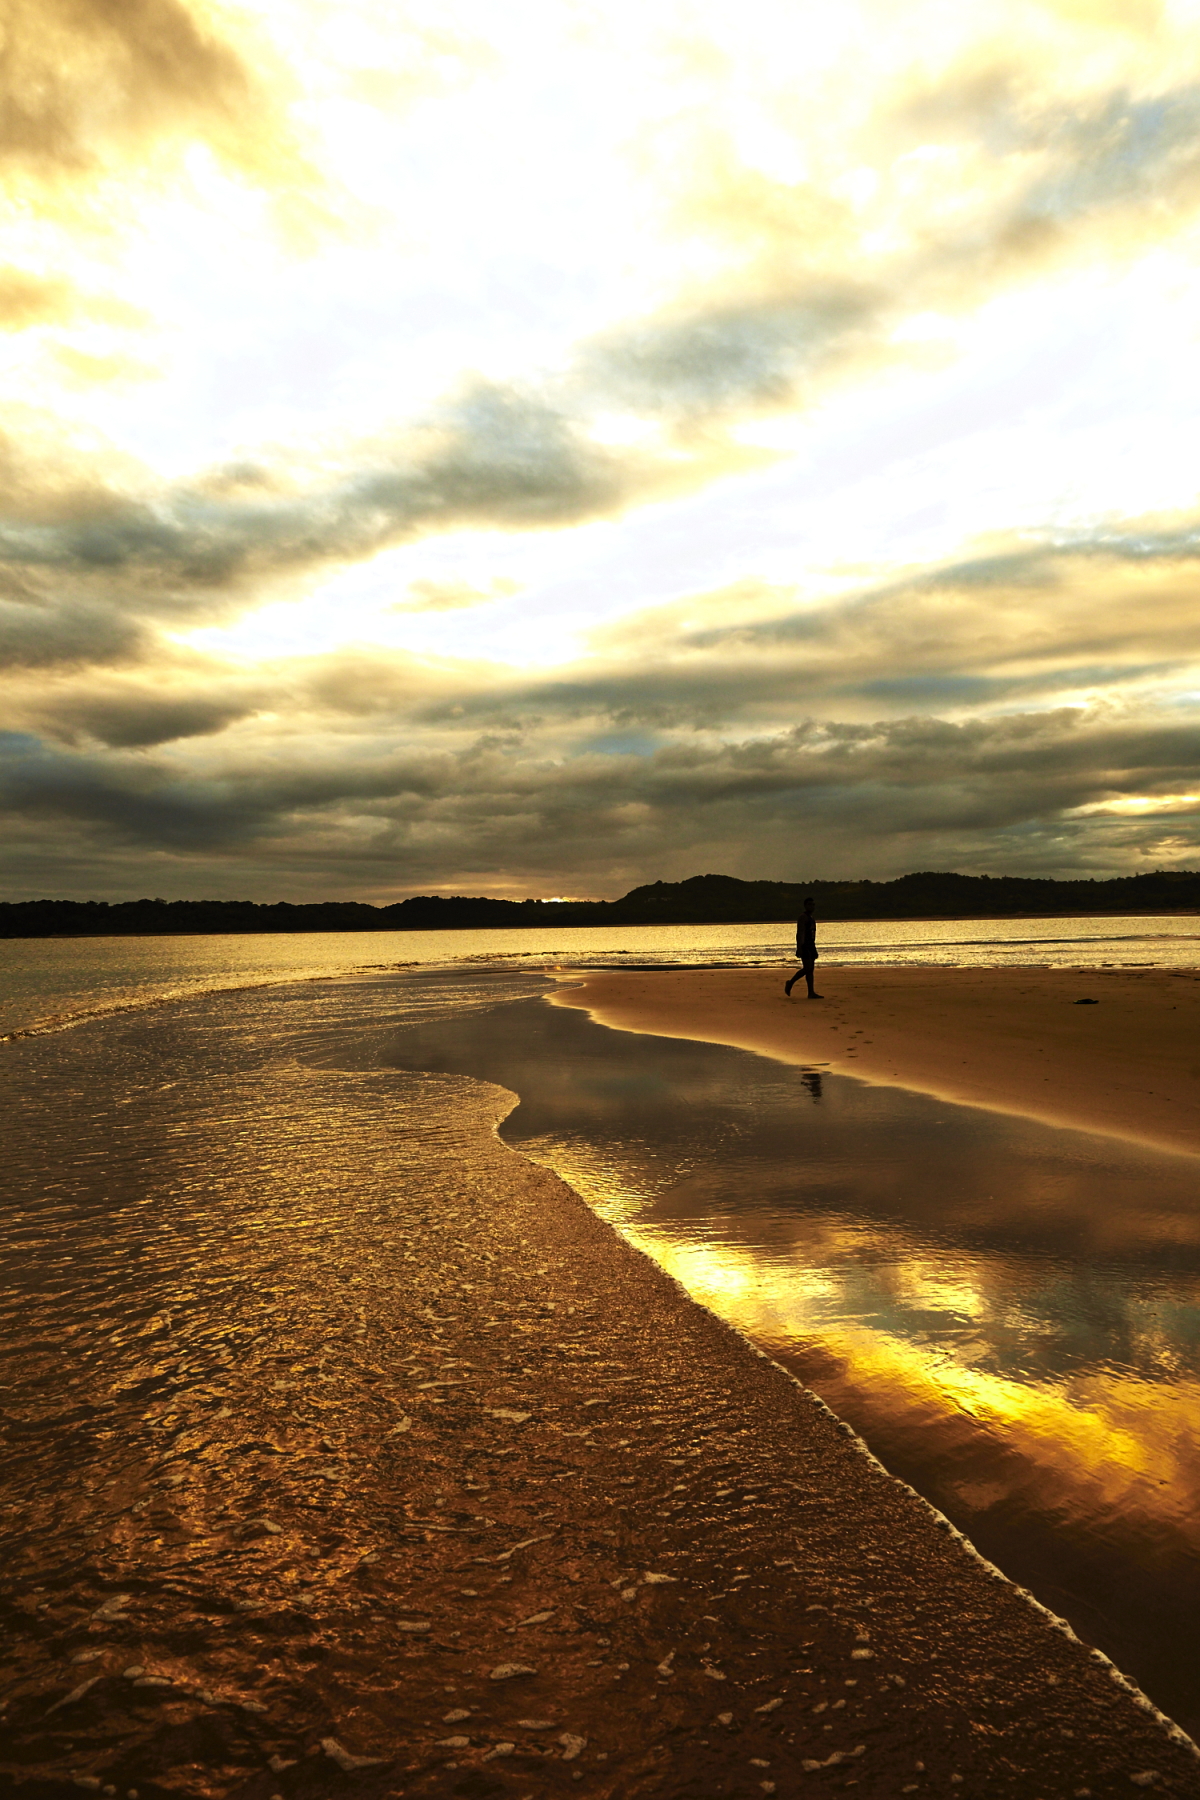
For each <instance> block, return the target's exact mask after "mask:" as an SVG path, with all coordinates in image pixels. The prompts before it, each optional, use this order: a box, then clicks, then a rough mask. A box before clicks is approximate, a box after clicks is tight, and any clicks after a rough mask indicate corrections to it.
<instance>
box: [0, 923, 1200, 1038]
mask: <svg viewBox="0 0 1200 1800" xmlns="http://www.w3.org/2000/svg"><path fill="white" fill-rule="evenodd" d="M794 944H795V932H794V928H793V927H792V926H790V925H787V924H776V925H673V926H659V925H611V926H608V925H606V926H589V927H587V928H586V929H583V928H578V927H569V928H566V929H563V930H558V931H555V930H550V929H544V928H542V927H538V926H534V927H531V928H529V929H527V930H520V931H312V932H294V933H293V932H288V933H270V932H264V933H253V932H248V933H229V934H219V935H213V936H193V937H98V938H8V939H2V940H0V1038H2V1037H3V1036H5V1035H7V1034H11V1033H13V1032H20V1031H31V1030H32V1031H42V1030H48V1029H50V1030H53V1029H55V1028H56V1027H60V1026H63V1025H72V1024H76V1023H78V1022H80V1021H82V1020H86V1019H89V1018H96V1017H101V1016H104V1015H105V1014H108V1013H112V1012H119V1011H122V1010H123V1009H126V1008H131V1007H139V1006H149V1005H157V1004H159V1003H161V1002H162V1001H164V1000H174V999H179V998H181V997H183V996H185V995H190V994H199V993H212V992H219V991H222V990H224V989H230V988H244V987H259V986H266V985H269V984H271V983H273V982H281V981H282V982H291V981H295V980H320V979H328V978H329V977H331V976H336V975H345V974H349V973H353V972H367V971H371V970H386V969H393V970H399V969H405V968H421V967H428V966H429V965H431V964H445V965H446V966H448V967H456V968H458V967H464V968H468V969H469V968H471V967H473V966H479V965H487V964H500V965H509V966H516V967H519V968H532V967H546V966H558V967H563V968H578V967H601V968H604V967H609V968H620V967H621V966H622V965H623V964H629V963H637V962H642V963H653V964H665V963H680V964H683V965H685V966H687V965H692V966H695V965H697V964H701V963H724V964H728V965H730V966H734V967H736V966H739V965H745V966H753V965H754V964H758V963H777V962H783V961H786V960H788V958H789V956H790V954H791V951H792V949H793V948H794ZM820 944H821V957H822V960H823V962H824V963H825V964H826V966H830V965H833V966H837V965H838V964H839V963H840V964H860V963H877V964H890V965H894V966H902V965H905V964H917V965H920V964H925V965H933V966H942V967H970V968H995V967H1011V966H1013V965H1018V964H1040V965H1042V966H1045V967H1051V968H1071V967H1093V968H1094V967H1097V966H1100V967H1108V966H1110V967H1113V968H1140V967H1150V966H1157V967H1162V968H1173V969H1177V968H1194V967H1196V966H1197V964H1200V919H1197V918H1194V917H1191V916H1180V915H1175V914H1172V915H1165V916H1163V917H1130V918H1108V917H1097V918H1089V917H1083V918H1071V919H934V920H910V919H904V920H866V921H848V922H840V923H839V922H836V921H835V922H833V923H829V924H826V923H824V922H822V924H821V926H820Z"/></svg>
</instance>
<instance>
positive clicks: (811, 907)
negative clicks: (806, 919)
mask: <svg viewBox="0 0 1200 1800" xmlns="http://www.w3.org/2000/svg"><path fill="white" fill-rule="evenodd" d="M816 906H817V903H816V901H815V900H814V899H813V897H812V895H811V894H805V896H804V910H805V912H806V913H810V912H815V911H816Z"/></svg>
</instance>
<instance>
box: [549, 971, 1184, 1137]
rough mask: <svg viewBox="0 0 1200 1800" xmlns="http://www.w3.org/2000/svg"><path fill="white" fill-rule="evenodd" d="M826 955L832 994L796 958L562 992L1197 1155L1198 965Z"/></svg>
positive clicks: (715, 1038) (616, 1011)
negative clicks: (805, 975) (832, 959)
mask: <svg viewBox="0 0 1200 1800" xmlns="http://www.w3.org/2000/svg"><path fill="white" fill-rule="evenodd" d="M817 966H818V979H817V987H818V991H819V992H820V993H821V994H822V995H823V996H824V998H823V999H821V1000H811V1001H810V1000H808V999H807V998H806V997H805V995H804V982H803V979H801V981H800V982H799V983H798V985H797V988H796V989H795V990H793V995H792V998H790V999H788V998H787V997H786V996H785V995H784V992H783V980H784V976H785V975H786V974H788V973H790V972H791V966H790V965H789V966H788V967H786V968H781V969H779V970H768V969H762V968H759V969H713V970H698V971H690V970H689V971H679V970H669V971H666V970H664V971H658V970H655V971H649V972H630V973H628V974H626V973H623V972H622V973H608V972H604V973H600V974H592V975H589V976H588V977H587V980H586V983H585V984H584V985H583V986H581V987H570V988H564V990H563V992H562V993H561V994H559V995H557V996H556V1004H558V1005H560V1006H582V1007H585V1008H586V1009H587V1010H588V1011H589V1012H590V1013H591V1014H592V1016H593V1017H594V1018H596V1019H597V1020H599V1021H600V1023H602V1024H604V1025H609V1026H613V1027H616V1028H619V1029H621V1030H625V1031H640V1032H652V1033H655V1032H657V1033H661V1034H663V1035H665V1036H669V1037H689V1038H699V1039H702V1040H705V1041H707V1042H710V1043H717V1044H732V1045H736V1046H737V1047H739V1048H740V1049H745V1050H755V1051H758V1052H760V1053H761V1054H762V1055H764V1056H771V1057H775V1058H776V1059H778V1060H779V1061H781V1062H788V1063H794V1064H800V1065H804V1066H811V1065H816V1066H819V1067H822V1068H829V1069H832V1070H835V1071H837V1072H839V1073H842V1074H847V1075H857V1076H859V1077H860V1078H862V1079H864V1080H867V1081H873V1082H882V1083H888V1084H892V1085H895V1086H900V1087H906V1088H913V1089H916V1090H918V1091H920V1092H921V1093H926V1094H933V1095H936V1096H937V1097H938V1098H939V1099H942V1100H950V1101H958V1102H961V1103H962V1104H964V1105H968V1106H982V1107H987V1108H989V1109H991V1110H994V1111H999V1112H1009V1113H1019V1114H1023V1115H1024V1116H1026V1117H1028V1118H1033V1119H1041V1120H1043V1121H1045V1122H1046V1123H1049V1124H1052V1125H1067V1126H1075V1127H1078V1128H1080V1129H1083V1130H1086V1131H1099V1132H1105V1133H1108V1134H1110V1135H1113V1136H1117V1137H1124V1138H1129V1139H1132V1140H1134V1141H1135V1142H1138V1143H1143V1144H1150V1145H1153V1146H1154V1147H1156V1148H1158V1149H1164V1150H1175V1151H1184V1152H1186V1153H1188V1154H1190V1155H1197V1154H1200V973H1197V972H1193V971H1177V970H1170V971H1168V970H1163V969H1144V970H1143V969H1138V970H1110V969H1101V970H1079V969H1012V970H1004V971H1000V970H995V969H929V968H921V969H916V968H908V969H887V968H836V967H829V966H826V967H824V968H822V967H821V965H820V963H818V965H817ZM1082 1000H1095V1001H1096V1002H1097V1004H1096V1005H1092V1006H1088V1005H1080V1004H1078V1002H1080V1001H1082Z"/></svg>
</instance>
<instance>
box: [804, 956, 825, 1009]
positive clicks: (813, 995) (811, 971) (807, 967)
mask: <svg viewBox="0 0 1200 1800" xmlns="http://www.w3.org/2000/svg"><path fill="white" fill-rule="evenodd" d="M816 972H817V965H816V963H815V962H806V963H805V964H804V979H805V981H806V982H807V983H808V997H809V999H810V1000H819V999H820V998H821V996H820V994H818V992H817V990H816V987H815V985H814V980H813V978H814V976H815V975H816Z"/></svg>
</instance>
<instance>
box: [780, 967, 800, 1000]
mask: <svg viewBox="0 0 1200 1800" xmlns="http://www.w3.org/2000/svg"><path fill="white" fill-rule="evenodd" d="M799 979H800V971H799V969H797V970H796V973H795V974H794V975H791V976H789V977H788V979H787V980H786V981H785V982H784V984H783V991H784V993H785V994H788V995H790V994H791V991H792V989H793V988H794V987H795V985H796V983H797V982H798V981H799Z"/></svg>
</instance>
